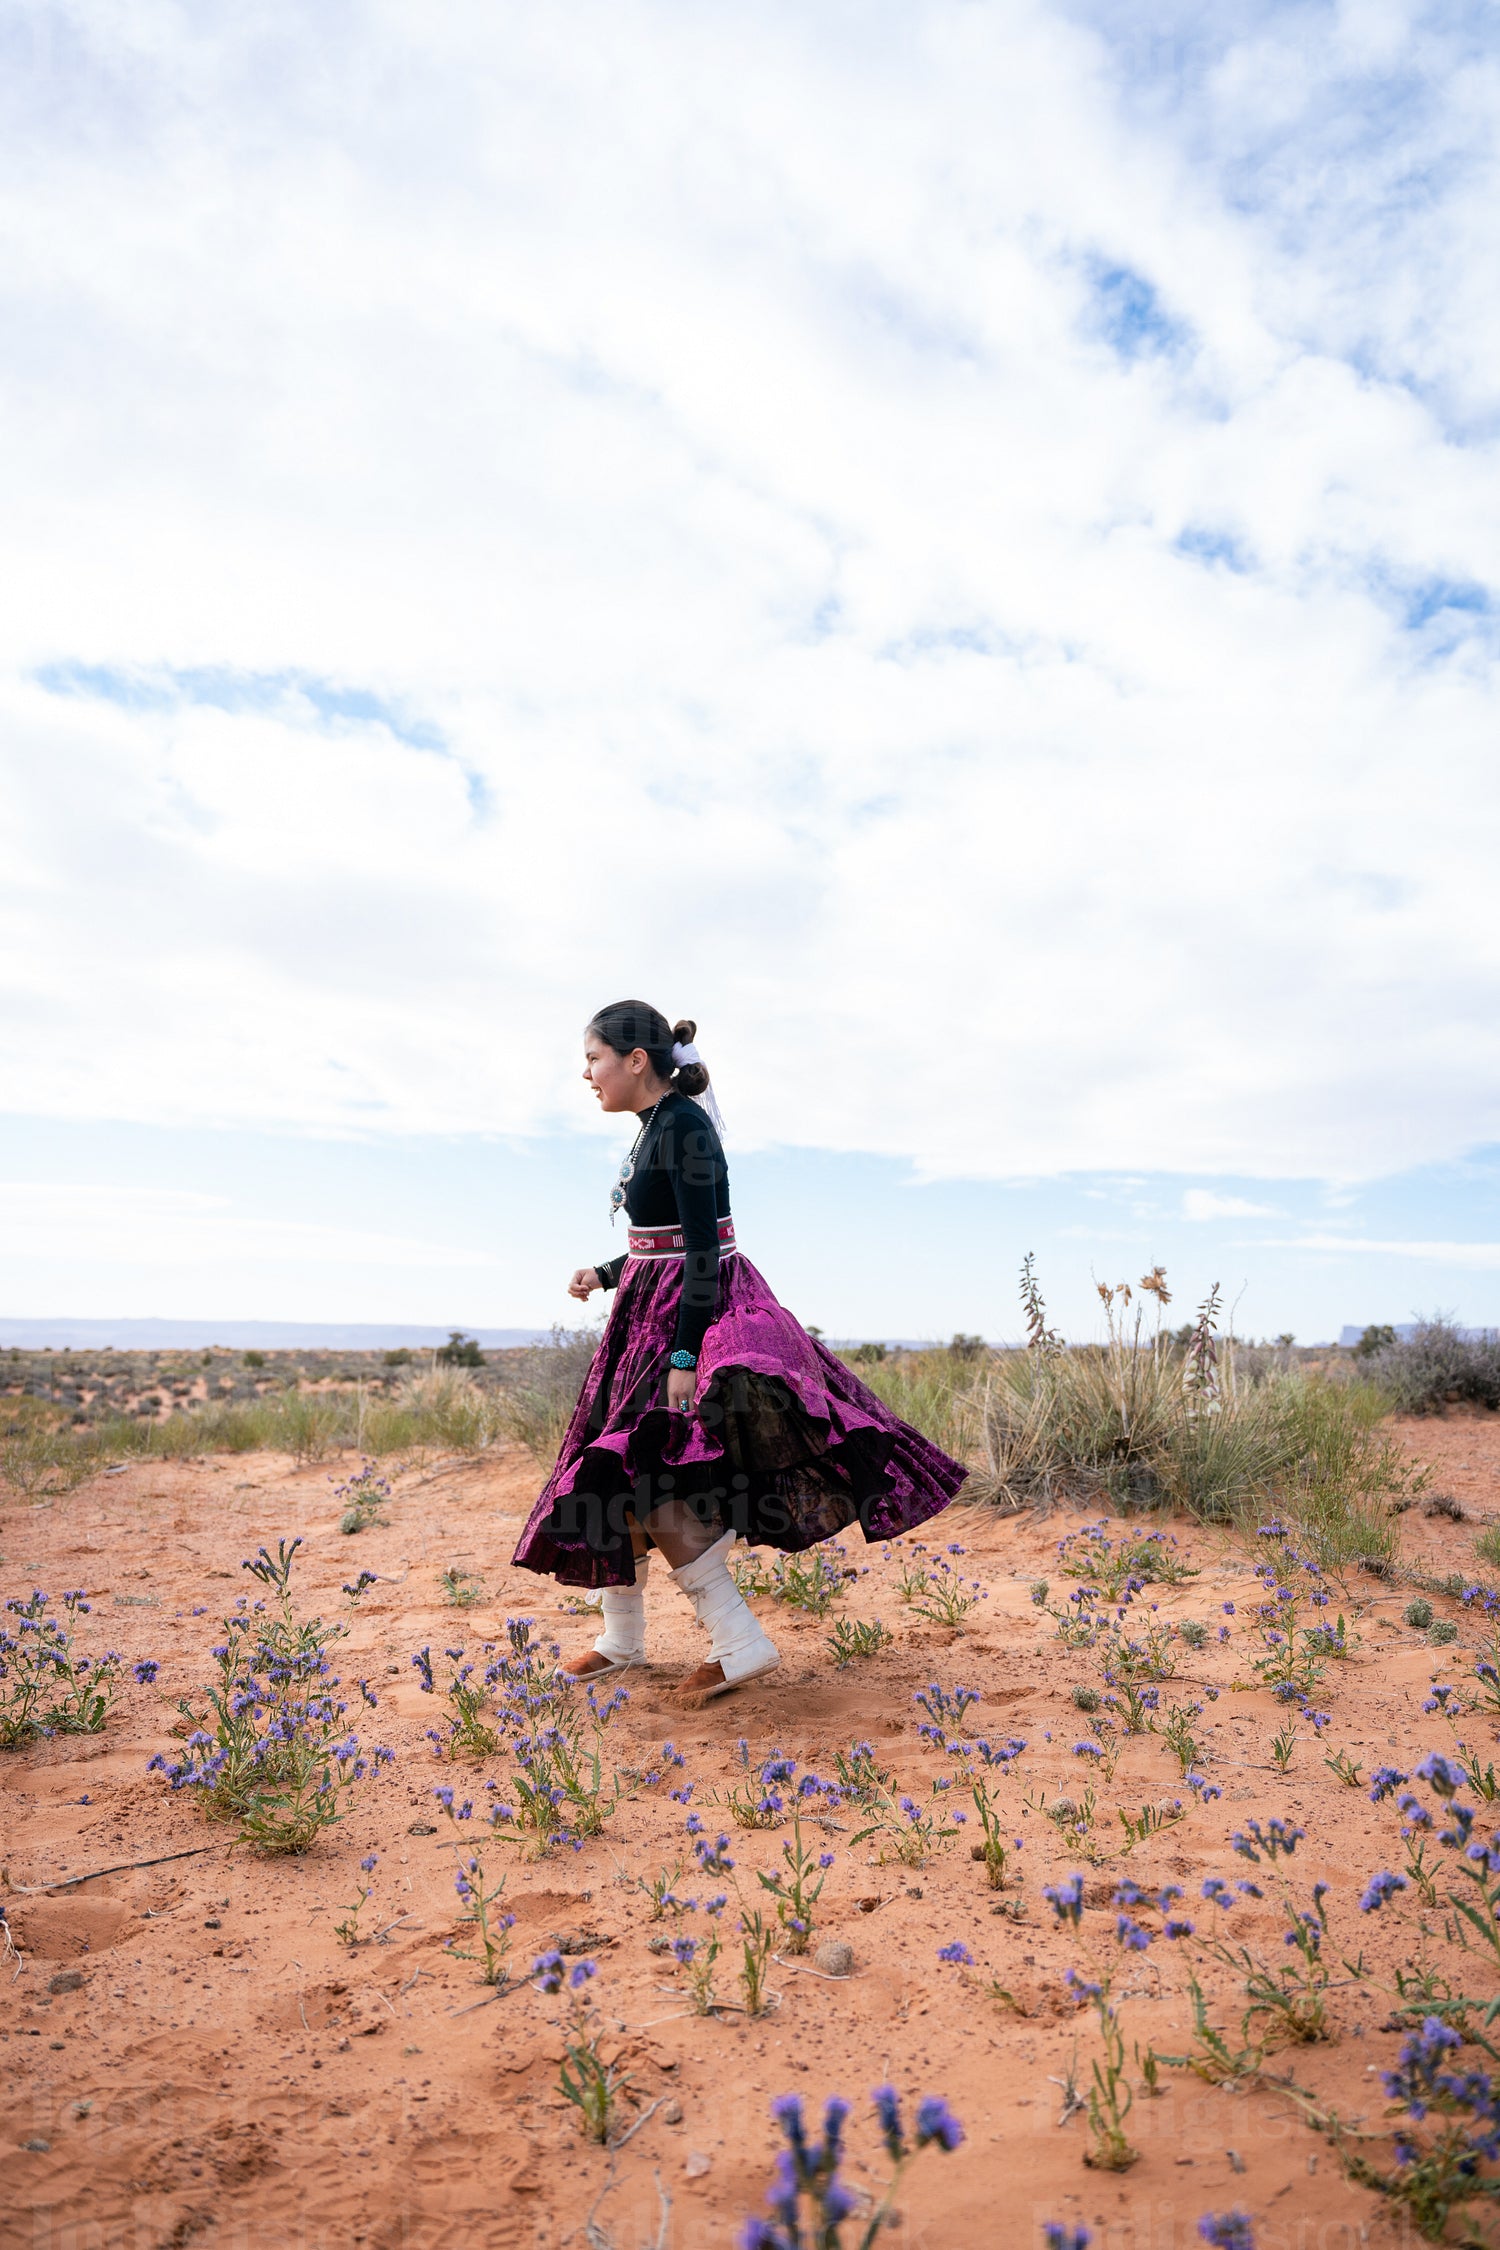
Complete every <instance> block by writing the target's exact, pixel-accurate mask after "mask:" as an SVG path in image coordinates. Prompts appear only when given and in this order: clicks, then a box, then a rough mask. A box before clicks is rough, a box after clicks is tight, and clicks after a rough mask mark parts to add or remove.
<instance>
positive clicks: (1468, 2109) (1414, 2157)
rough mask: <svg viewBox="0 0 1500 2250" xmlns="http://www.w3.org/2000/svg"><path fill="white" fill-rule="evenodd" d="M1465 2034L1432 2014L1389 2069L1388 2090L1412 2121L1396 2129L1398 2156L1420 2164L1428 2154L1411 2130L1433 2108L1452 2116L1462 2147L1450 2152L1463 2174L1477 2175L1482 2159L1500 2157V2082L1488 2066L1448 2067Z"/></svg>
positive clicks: (1450, 2158) (1408, 2163)
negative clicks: (1482, 2068)
mask: <svg viewBox="0 0 1500 2250" xmlns="http://www.w3.org/2000/svg"><path fill="white" fill-rule="evenodd" d="M1463 2043H1464V2042H1463V2037H1462V2034H1461V2033H1459V2032H1458V2031H1456V2030H1455V2029H1454V2028H1453V2026H1452V2025H1451V2024H1446V2023H1444V2022H1443V2021H1442V2019H1441V2018H1440V2017H1438V2016H1428V2017H1427V2018H1426V2019H1425V2020H1424V2022H1423V2024H1422V2028H1421V2030H1420V2031H1413V2032H1412V2033H1411V2034H1410V2036H1409V2037H1408V2039H1407V2040H1406V2043H1405V2045H1404V2046H1403V2047H1402V2049H1401V2053H1400V2056H1399V2057H1398V2059H1397V2063H1396V2067H1395V2069H1394V2070H1390V2071H1387V2072H1386V2073H1385V2074H1384V2081H1385V2090H1386V2093H1387V2095H1388V2096H1389V2098H1390V2099H1391V2101H1392V2102H1395V2103H1397V2104H1399V2105H1400V2107H1401V2108H1402V2109H1404V2110H1405V2112H1406V2118H1407V2120H1408V2121H1409V2122H1407V2123H1405V2124H1403V2126H1402V2127H1401V2128H1400V2129H1399V2130H1398V2132H1397V2134H1396V2161H1397V2163H1398V2164H1400V2165H1403V2166H1411V2165H1415V2164H1417V2163H1418V2162H1420V2161H1421V2159H1422V2157H1423V2156H1424V2155H1425V2154H1426V2153H1427V2151H1426V2149H1425V2148H1424V2146H1423V2143H1422V2142H1421V2140H1420V2139H1419V2138H1418V2136H1417V2135H1416V2134H1414V2133H1413V2132H1412V2130H1411V2127H1412V2126H1413V2125H1420V2124H1422V2123H1423V2122H1424V2121H1425V2120H1426V2119H1427V2117H1428V2115H1429V2114H1430V2113H1431V2112H1436V2113H1437V2114H1438V2115H1439V2116H1440V2117H1443V2118H1445V2119H1447V2120H1450V2121H1451V2125H1450V2130H1451V2133H1452V2135H1453V2136H1454V2137H1455V2138H1456V2139H1457V2141H1458V2144H1459V2145H1458V2147H1457V2149H1454V2148H1452V2147H1450V2148H1449V2150H1448V2151H1447V2152H1446V2154H1447V2157H1448V2161H1449V2165H1450V2167H1451V2168H1453V2169H1456V2170H1457V2171H1458V2173H1459V2174H1460V2176H1461V2177H1464V2178H1467V2179H1469V2180H1472V2179H1473V2176H1474V2174H1475V2173H1476V2172H1477V2170H1478V2167H1479V2165H1480V2163H1482V2162H1483V2163H1490V2164H1493V2163H1494V2162H1495V2161H1496V2160H1497V2159H1500V2087H1497V2086H1496V2085H1495V2083H1494V2081H1493V2079H1492V2078H1491V2076H1490V2073H1489V2072H1488V2071H1485V2070H1465V2071H1458V2070H1452V2069H1450V2068H1449V2067H1448V2065H1449V2063H1450V2062H1451V2060H1452V2058H1453V2057H1454V2056H1455V2055H1456V2054H1457V2052H1458V2050H1459V2048H1460V2047H1461V2046H1462V2045H1463Z"/></svg>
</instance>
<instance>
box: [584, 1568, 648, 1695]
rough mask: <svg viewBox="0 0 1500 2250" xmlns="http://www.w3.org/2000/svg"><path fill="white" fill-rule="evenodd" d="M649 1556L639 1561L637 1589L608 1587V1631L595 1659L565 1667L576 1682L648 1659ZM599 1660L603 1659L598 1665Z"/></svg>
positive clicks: (604, 1604)
mask: <svg viewBox="0 0 1500 2250" xmlns="http://www.w3.org/2000/svg"><path fill="white" fill-rule="evenodd" d="M650 1560H651V1557H650V1555H649V1554H645V1555H637V1556H636V1558H635V1584H634V1585H633V1586H606V1587H605V1588H604V1589H603V1593H602V1596H601V1599H600V1603H599V1608H600V1611H601V1613H602V1615H603V1618H604V1630H603V1632H602V1633H601V1634H600V1635H599V1637H598V1639H597V1640H596V1641H595V1642H594V1651H593V1656H575V1657H574V1658H573V1659H572V1661H571V1662H570V1663H568V1664H565V1665H564V1666H563V1670H564V1671H565V1672H569V1673H571V1674H572V1676H573V1678H574V1679H575V1680H578V1679H591V1678H597V1677H598V1676H599V1674H600V1673H602V1672H623V1671H624V1670H625V1668H626V1666H627V1665H629V1664H643V1663H644V1662H645V1659H646V1570H647V1566H648V1564H649V1563H650ZM595 1657H602V1658H603V1659H604V1661H603V1662H602V1663H596V1662H595V1661H594V1658H595Z"/></svg>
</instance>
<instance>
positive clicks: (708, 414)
mask: <svg viewBox="0 0 1500 2250" xmlns="http://www.w3.org/2000/svg"><path fill="white" fill-rule="evenodd" d="M1088 13H1089V11H1084V10H1080V11H1077V12H1076V13H1075V14H1074V16H1072V17H1070V16H1068V15H1065V14H1064V13H1063V11H1062V10H1061V9H1060V8H1055V7H1049V6H1043V5H1039V4H1036V0H1030V4H1028V0H1022V4H1020V5H1017V6H1014V7H1008V8H1006V9H1003V10H1002V9H998V8H983V7H979V8H975V7H970V6H962V7H961V6H956V5H952V4H950V0H928V4H926V5H918V6H914V7H912V8H911V9H909V10H907V11H904V12H900V13H898V14H896V15H890V14H886V15H883V16H880V17H878V18H877V19H873V20H872V21H871V23H869V24H867V25H866V26H865V27H864V29H863V30H862V33H861V36H860V38H859V40H858V42H855V41H853V40H852V39H851V37H850V35H849V19H848V18H847V16H846V15H845V14H844V13H843V12H842V11H835V10H832V9H827V8H819V7H817V6H813V7H811V8H808V7H805V6H804V7H799V8H792V7H791V6H789V5H785V4H783V5H776V4H772V5H770V6H767V7H765V8H762V9H758V10H755V11H747V12H743V13H742V14H741V15H740V16H738V17H735V16H733V15H732V14H731V15H727V16H726V15H725V13H724V12H723V11H719V10H712V9H706V8H695V7H692V6H689V7H687V8H683V7H681V6H677V5H674V6H670V7H669V6H667V5H666V0H641V4H639V5H637V6H634V7H632V8H630V9H628V10H625V11H621V10H619V9H617V8H614V7H607V6H605V5H604V4H603V0H578V4H576V5H571V6H569V7H567V8H562V9H556V10H550V11H548V10H530V11H527V10H520V11H516V10H510V11H501V12H499V13H497V12H495V11H493V10H491V9H488V8H482V7H480V6H478V5H477V4H465V0H457V4H455V5H453V6H451V7H446V8H444V9H441V10H437V11H434V10H432V9H430V8H424V7H419V6H417V5H416V0H366V4H364V5H360V4H358V0H351V4H350V5H348V6H345V7H341V8H335V9H332V10H324V11H311V12H309V11H307V10H305V9H300V8H293V7H291V6H290V5H287V4H285V0H270V4H269V5H267V6H264V7H259V8H257V9H255V10H254V11H251V12H250V14H248V15H243V16H242V17H241V18H238V19H235V18H232V17H226V16H223V15H221V14H213V13H211V14H209V15H205V14H204V13H203V12H202V11H198V10H193V9H190V8H188V7H186V6H185V5H174V4H172V0H148V4H147V5H145V6H142V7H130V8H125V7H122V6H114V7H110V6H105V7H103V8H100V7H97V6H91V7H88V8H84V7H83V6H81V5H78V4H71V5H70V4H66V0H54V4H52V5H50V6H49V5H48V4H47V0H39V5H38V7H37V8H36V9H35V10H34V11H33V16H34V18H35V19H36V21H37V23H38V24H40V25H44V26H47V27H50V28H49V36H43V35H42V33H41V31H38V34H37V36H36V38H35V39H34V41H32V42H31V43H30V45H29V47H28V55H29V58H30V59H29V62H23V61H20V60H17V58H16V57H15V56H14V55H13V56H12V59H11V67H10V68H9V70H8V73H7V75H6V78H5V80H4V82H3V85H0V103H3V105H4V114H0V217H3V219H4V221H5V223H4V225H3V227H0V243H3V244H4V245H5V247H4V248H3V249H0V289H3V291H4V297H5V302H6V305H7V310H8V314H9V317H8V319H7V322H6V327H5V339H6V340H5V344H4V347H3V354H0V405H3V410H4V413H5V416H6V419H7V423H8V427H9V430H10V433H11V434H10V441H9V448H8V459H9V467H8V469H7V472H6V475H7V490H6V505H5V508H4V511H3V515H0V567H3V568H4V570H5V577H6V583H7V588H8V595H7V602H6V606H5V611H4V614H3V617H0V770H3V774H4V778H5V781H6V784H7V789H8V800H9V802H8V810H7V815H6V819H5V822H4V825H3V828H0V883H3V890H0V957H3V958H4V959H5V960H6V961H7V962H8V964H9V965H8V967H7V969H6V971H5V973H4V978H3V984H0V1009H3V1016H0V1021H3V1028H4V1036H5V1039H6V1048H7V1057H8V1069H7V1083H6V1090H5V1093H4V1097H3V1098H4V1100H5V1101H6V1102H7V1103H8V1104H9V1105H10V1106H12V1107H14V1108H16V1109H21V1110H26V1111H29V1112H33V1113H37V1114H56V1115H62V1116H85V1115H111V1116H119V1117H124V1118H135V1119H166V1120H171V1121H174V1122H192V1121H198V1122H209V1123H226V1122H246V1123H251V1124H262V1125H265V1124H269V1125H273V1126H277V1127H287V1128H292V1129H299V1130H314V1131H321V1132H356V1133H362V1132H380V1131H392V1130H410V1131H419V1130H438V1131H474V1130H494V1131H503V1132H528V1131H535V1130H537V1129H541V1128H544V1127H545V1126H547V1124H548V1123H549V1122H550V1121H552V1120H554V1119H555V1118H557V1117H558V1116H562V1115H568V1114H571V1113H572V1111H573V1109H574V1106H575V1101H576V1095H575V1090H574V1088H573V1086H572V1084H571V1078H572V1073H573V1071H574V1069H575V1067H576V1063H575V1056H574V1052H573V1044H574V1033H575V1029H576V1027H577V1026H578V1024H579V1023H580V1021H581V1019H582V1017H583V1016H584V1015H585V1014H586V1013H587V1011H588V1010H589V1008H591V1007H592V1006H594V1005H596V1004H597V1003H598V1002H600V1001H601V1000H604V999H607V998H612V997H614V996H615V995H616V994H617V993H618V992H620V991H623V990H625V989H634V990H638V991H639V990H644V991H645V992H646V993H647V994H648V996H650V997H654V998H657V999H659V1000H660V1001H661V1002H662V1003H663V1004H664V1005H666V1006H667V1007H668V1008H670V1009H674V1010H675V1009H684V1010H688V1011H690V1012H692V1013H693V1014H695V1015H696V1016H697V1018H698V1020H699V1024H700V1027H701V1037H702V1044H703V1046H704V1049H705V1051H706V1052H707V1053H708V1055H709V1057H710V1060H711V1062H712V1063H713V1064H714V1065H715V1066H716V1070H717V1073H718V1076H719V1079H720V1083H721V1085H722V1090H723V1094H724V1100H725V1107H726V1109H727V1110H728V1111H729V1114H730V1122H731V1125H732V1127H734V1128H735V1130H736V1133H737V1137H738V1138H739V1139H740V1140H741V1141H742V1142H744V1141H756V1140H761V1141H764V1140H767V1139H783V1140H791V1141H799V1142H803V1143H807V1144H809V1145H813V1146H823V1147H837V1148H863V1149H870V1150H876V1151H881V1152H886V1153H894V1154H901V1155H909V1156H911V1157H913V1158H915V1159H916V1161H917V1162H918V1164H919V1165H920V1167H921V1169H922V1170H923V1172H924V1174H926V1175H928V1176H941V1175H944V1174H954V1173H959V1174H962V1173H976V1172H977V1173H992V1174H1006V1175H1009V1174H1019V1173H1029V1174H1033V1175H1042V1174H1046V1173H1049V1172H1056V1171H1061V1170H1075V1169H1079V1170H1083V1169H1102V1168H1109V1169H1112V1170H1116V1171H1118V1170H1124V1169H1127V1168H1137V1169H1139V1168H1142V1167H1145V1168H1149V1169H1151V1170H1152V1171H1160V1170H1166V1171H1173V1170H1176V1171H1187V1172H1196V1173H1197V1174H1199V1175H1200V1176H1202V1175H1204V1174H1213V1173H1216V1172H1217V1173H1222V1174H1234V1175H1237V1176H1240V1177H1256V1176H1261V1177H1270V1178H1275V1177H1284V1176H1290V1175H1299V1176H1307V1175H1321V1176H1333V1177H1341V1178H1345V1179H1353V1178H1360V1177H1369V1176H1371V1175H1374V1174H1376V1173H1379V1172H1382V1171H1389V1170H1392V1169H1395V1168H1398V1167H1401V1166H1405V1165H1410V1164H1415V1163H1418V1162H1421V1161H1425V1160H1429V1159H1432V1158H1435V1157H1440V1156H1443V1155H1447V1154H1450V1153H1452V1152H1454V1151H1456V1150H1459V1149H1461V1148H1464V1147H1466V1146H1469V1145H1472V1144H1473V1143H1475V1142H1477V1141H1481V1140H1484V1139H1487V1138H1491V1139H1493V1138H1500V1099H1497V1095H1500V1036H1497V1033H1496V1030H1495V1025H1496V1023H1497V1021H1500V1010H1497V1001H1500V937H1497V934H1496V929H1495V925H1494V918H1493V915H1492V914H1491V912H1490V910H1489V903H1488V900H1489V889H1490V881H1489V870H1490V869H1491V868H1492V867H1493V865H1494V864H1495V860H1496V846H1497V842H1500V837H1497V826H1500V823H1497V817H1496V816H1497V796H1496V786H1495V779H1494V758H1493V741H1494V729H1495V717H1496V713H1495V693H1494V648H1495V641H1494V625H1493V619H1492V617H1491V615H1490V614H1488V612H1487V611H1486V608H1485V606H1484V605H1485V601H1486V598H1487V597H1486V595H1485V593H1484V591H1483V590H1484V589H1486V588H1489V587H1493V586H1496V585H1500V505H1497V502H1500V492H1497V489H1496V487H1497V473H1496V445H1495V440H1494V436H1493V432H1494V430H1495V428H1496V426H1497V424H1496V420H1495V406H1496V399H1495V388H1494V385H1495V376H1494V369H1495V366H1496V365H1497V357H1496V353H1495V349H1494V347H1495V345H1496V344H1497V343H1500V333H1497V322H1496V317H1495V313H1494V308H1493V306H1492V305H1491V304H1490V302H1489V301H1488V299H1486V298H1485V297H1484V295H1483V294H1482V289H1483V283H1482V281H1481V278H1480V277H1481V275H1482V274H1483V272H1484V270H1485V268H1484V260H1483V257H1482V256H1481V255H1480V254H1479V253H1480V251H1481V249H1482V247H1483V245H1484V244H1485V243H1487V241H1488V238H1489V235H1490V232H1491V225H1492V221H1491V213H1492V210H1493V204H1494V195H1495V190H1496V184H1497V183H1496V181H1495V177H1494V174H1495V170H1496V157H1495V149H1496V146H1497V145H1500V144H1497V141H1496V135H1495V124H1496V120H1497V113H1500V78H1497V72H1496V67H1495V64H1494V61H1493V58H1490V57H1486V56H1485V55H1483V54H1482V53H1478V54H1469V53H1466V52H1464V51H1463V49H1462V47H1461V45H1460V43H1459V38H1460V35H1459V33H1458V32H1456V31H1454V32H1451V33H1440V32H1438V31H1435V30H1434V28H1433V25H1432V23H1431V21H1430V20H1429V19H1428V18H1427V17H1426V16H1425V15H1420V14H1419V11H1417V10H1416V9H1415V8H1411V9H1403V8H1401V7H1399V6H1394V5H1392V6H1381V7H1378V8H1377V7H1374V6H1372V5H1364V6H1358V7H1356V6H1354V5H1352V4H1349V5H1345V6H1344V7H1342V8H1341V9H1339V10H1338V11H1336V13H1335V15H1334V16H1332V17H1330V18H1329V19H1328V21H1329V26H1330V28H1329V30H1328V35H1327V37H1326V38H1321V37H1320V39H1319V40H1318V41H1317V42H1316V43H1315V44H1314V43H1310V42H1309V41H1308V39H1307V36H1306V21H1305V18H1299V17H1298V14H1297V11H1290V12H1287V11H1283V10H1278V9H1273V8H1271V7H1269V6H1267V7H1266V8H1264V9H1261V10H1257V9H1256V8H1254V7H1251V8H1249V9H1248V10H1243V11H1237V12H1236V15H1235V19H1234V20H1235V22H1236V24H1239V25H1242V26H1243V28H1242V29H1241V30H1240V32H1239V33H1238V34H1236V35H1234V36H1231V35H1230V34H1228V33H1222V34H1221V33H1219V32H1217V31H1215V32H1214V34H1213V37H1214V40H1215V42H1216V43H1215V44H1214V45H1213V46H1212V48H1210V49H1204V50H1203V51H1200V50H1199V49H1198V48H1197V47H1195V46H1194V45H1193V44H1192V42H1193V40H1194V39H1195V38H1197V37H1199V36H1202V37H1207V36H1208V34H1206V33H1200V32H1198V31H1196V30H1194V29H1193V28H1192V27H1193V25H1195V24H1201V22H1202V20H1203V19H1202V16H1201V11H1197V12H1195V14H1194V15H1193V16H1192V17H1188V16H1186V15H1185V16H1184V23H1185V24H1187V25H1188V26H1189V30H1188V32H1187V34H1186V35H1185V40H1184V45H1183V50H1182V54H1181V55H1180V57H1178V58H1177V61H1176V63H1175V64H1174V70H1173V73H1172V75H1171V78H1170V83H1169V85H1168V86H1167V88H1166V91H1165V95H1163V96H1162V98H1155V97H1156V96H1158V95H1162V89H1161V88H1154V87H1147V88H1145V89H1143V88H1142V85H1141V67H1142V66H1141V61H1140V57H1139V56H1138V55H1135V54H1133V53H1125V52H1122V51H1117V50H1116V49H1115V48H1113V47H1112V46H1111V45H1110V44H1109V40H1108V38H1107V37H1106V36H1105V35H1104V34H1105V33H1107V32H1109V30H1110V28H1111V24H1112V22H1113V21H1115V20H1118V19H1117V18H1112V17H1111V15H1110V13H1109V12H1108V11H1103V10H1100V11H1099V14H1098V22H1099V25H1101V26H1102V27H1103V29H1102V31H1101V30H1100V29H1098V28H1094V27H1091V25H1090V24H1089V22H1088V21H1086V20H1082V19H1083V18H1084V17H1086V16H1087V14H1088ZM1319 20H1320V22H1322V21H1323V19H1322V18H1321V17H1320V19H1319ZM1148 68H1149V58H1148ZM1143 91H1144V92H1145V93H1146V94H1147V95H1148V96H1151V97H1153V98H1149V99H1146V100H1144V101H1143V100H1142V99H1141V96H1142V93H1143ZM1416 178H1420V179H1421V180H1422V181H1423V182H1424V185H1423V188H1422V191H1421V193H1420V195H1417V194H1415V193H1414V192H1413V191H1412V189H1411V188H1410V186H1409V185H1408V184H1407V183H1409V182H1410V181H1411V180H1412V179H1416ZM1111 276H1113V277H1114V278H1110V277H1111ZM69 667H89V668H93V670H92V671H91V672H90V671H87V670H86V671H83V672H80V671H78V670H76V669H75V670H72V671H70V670H69V669H68V668H69ZM101 688H107V689H108V690H109V691H110V696H112V697H113V700H111V699H110V696H106V695H103V694H101V693H99V692H91V690H93V691H97V690H99V689H101ZM340 705H342V715H341V713H340V708H339V707H340ZM381 711H384V712H385V713H386V714H387V718H386V719H385V720H382V718H381V717H380V716H379V715H378V714H379V713H380V712H381ZM1195 1192H1202V1193H1204V1194H1207V1192H1208V1191H1206V1190H1205V1191H1195ZM1233 1201H1234V1199H1233V1198H1227V1199H1223V1205H1222V1207H1221V1209H1220V1211H1219V1213H1218V1215H1221V1216H1230V1215H1245V1214H1243V1213H1236V1212H1234V1211H1231V1210H1230V1209H1229V1208H1228V1205H1230V1204H1232V1203H1233ZM1186 1215H1187V1216H1190V1217H1191V1216H1195V1215H1203V1214H1197V1213H1194V1212H1192V1211H1187V1212H1186Z"/></svg>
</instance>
